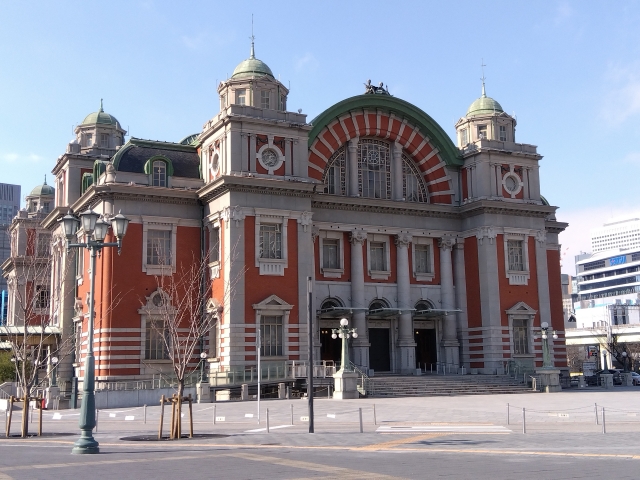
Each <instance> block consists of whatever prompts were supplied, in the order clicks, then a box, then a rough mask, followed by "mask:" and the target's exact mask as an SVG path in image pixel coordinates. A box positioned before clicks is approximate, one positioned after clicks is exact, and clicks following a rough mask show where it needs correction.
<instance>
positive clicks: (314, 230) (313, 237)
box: [311, 227, 320, 243]
mask: <svg viewBox="0 0 640 480" xmlns="http://www.w3.org/2000/svg"><path fill="white" fill-rule="evenodd" d="M319 236H320V229H319V228H318V227H311V241H312V242H313V243H316V239H317V238H318V237H319Z"/></svg>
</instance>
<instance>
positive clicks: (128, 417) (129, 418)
mask: <svg viewBox="0 0 640 480" xmlns="http://www.w3.org/2000/svg"><path fill="white" fill-rule="evenodd" d="M135 418H136V417H135V416H133V415H127V416H126V417H124V421H125V422H130V421H131V420H134V419H135Z"/></svg>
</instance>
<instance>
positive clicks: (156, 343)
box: [144, 320, 170, 360]
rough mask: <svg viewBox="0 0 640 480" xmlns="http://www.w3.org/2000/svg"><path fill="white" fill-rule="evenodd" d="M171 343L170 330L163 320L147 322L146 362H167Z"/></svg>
mask: <svg viewBox="0 0 640 480" xmlns="http://www.w3.org/2000/svg"><path fill="white" fill-rule="evenodd" d="M169 343H170V336H169V329H168V328H167V326H166V325H165V323H164V322H163V321H162V320H147V325H146V332H145V348H144V358H145V360H167V359H168V358H169V349H168V348H167V346H168V345H169Z"/></svg>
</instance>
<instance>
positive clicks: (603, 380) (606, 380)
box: [600, 373, 613, 390]
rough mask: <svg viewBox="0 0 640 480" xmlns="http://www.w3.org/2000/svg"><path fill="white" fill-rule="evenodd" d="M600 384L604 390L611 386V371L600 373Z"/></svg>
mask: <svg viewBox="0 0 640 480" xmlns="http://www.w3.org/2000/svg"><path fill="white" fill-rule="evenodd" d="M600 386H601V387H602V388H604V389H605V390H610V389H612V388H613V373H602V374H600Z"/></svg>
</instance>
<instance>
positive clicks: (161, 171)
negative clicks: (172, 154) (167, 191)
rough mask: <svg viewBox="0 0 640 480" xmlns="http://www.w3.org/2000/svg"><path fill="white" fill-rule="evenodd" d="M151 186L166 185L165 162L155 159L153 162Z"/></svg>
mask: <svg viewBox="0 0 640 480" xmlns="http://www.w3.org/2000/svg"><path fill="white" fill-rule="evenodd" d="M153 186H154V187H166V186H167V164H166V163H164V162H163V161H162V160H156V161H155V162H153Z"/></svg>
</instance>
